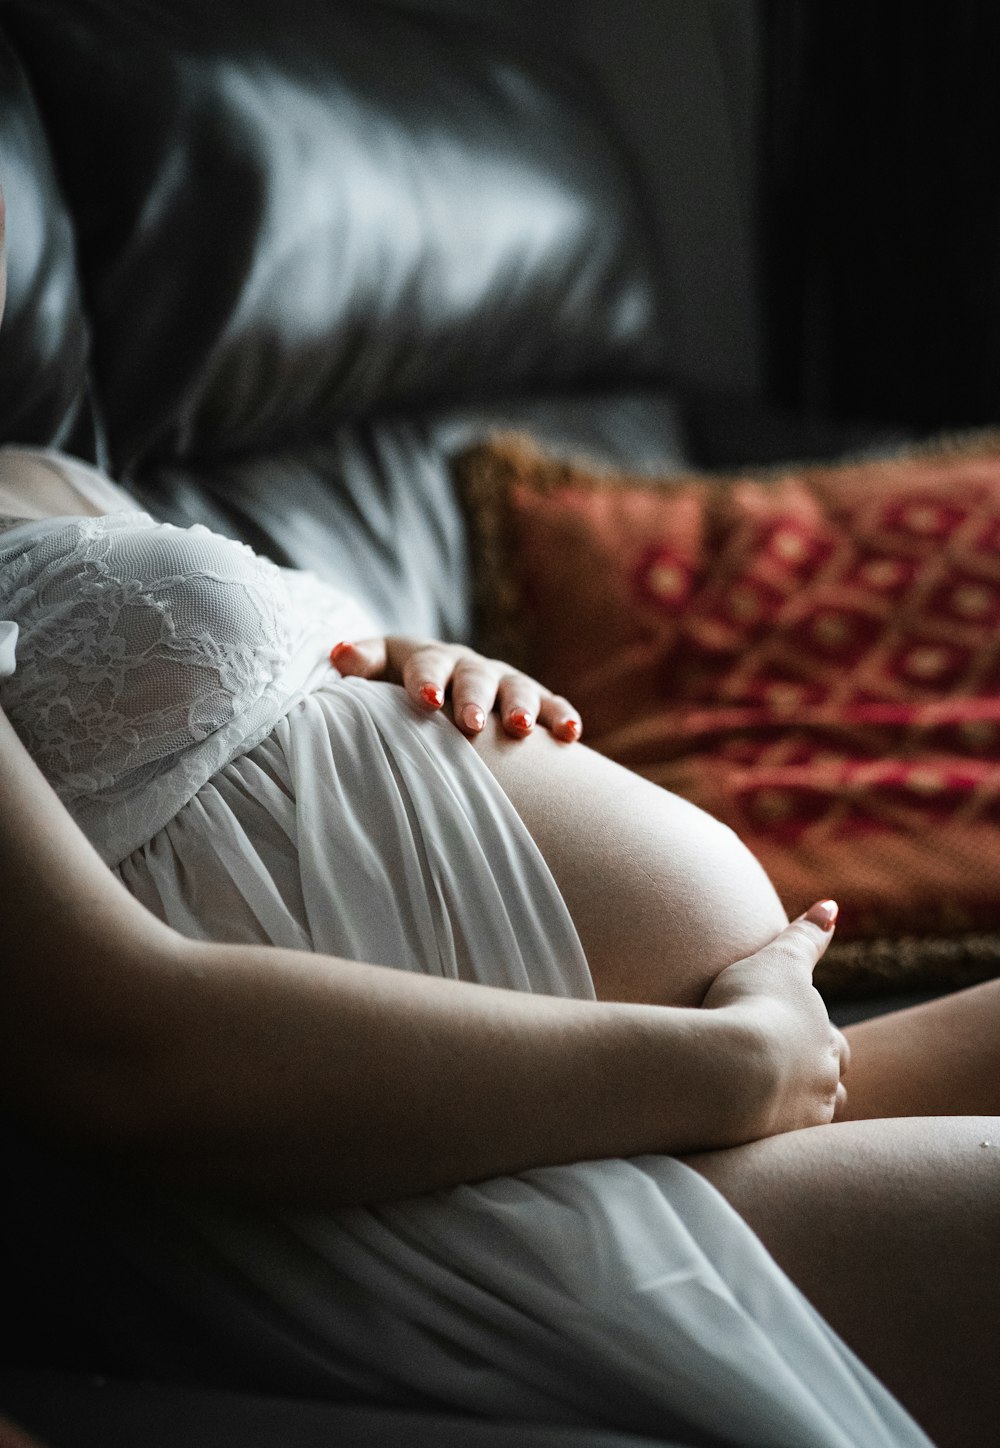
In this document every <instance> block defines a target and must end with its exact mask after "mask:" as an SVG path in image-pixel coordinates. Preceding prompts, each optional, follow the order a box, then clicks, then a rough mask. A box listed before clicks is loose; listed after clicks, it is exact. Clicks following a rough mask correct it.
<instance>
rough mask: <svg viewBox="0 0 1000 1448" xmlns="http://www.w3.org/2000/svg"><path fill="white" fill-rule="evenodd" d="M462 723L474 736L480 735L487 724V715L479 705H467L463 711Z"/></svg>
mask: <svg viewBox="0 0 1000 1448" xmlns="http://www.w3.org/2000/svg"><path fill="white" fill-rule="evenodd" d="M462 723H463V724H464V725H465V727H466V729H468V730H470V731H471V732H472V733H473V734H478V733H479V731H480V729H482V727H483V725H484V724H485V723H486V715H485V714H484V713H483V711H482V709H480V707H479V705H478V704H466V706H465V708H464V709H463V710H462Z"/></svg>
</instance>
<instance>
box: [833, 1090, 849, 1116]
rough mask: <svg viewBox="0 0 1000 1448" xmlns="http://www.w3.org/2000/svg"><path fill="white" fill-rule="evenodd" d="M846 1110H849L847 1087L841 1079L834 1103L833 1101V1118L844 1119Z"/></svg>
mask: <svg viewBox="0 0 1000 1448" xmlns="http://www.w3.org/2000/svg"><path fill="white" fill-rule="evenodd" d="M846 1110H847V1087H846V1086H845V1085H844V1083H843V1081H839V1082H838V1083H837V1094H836V1096H835V1098H834V1103H833V1119H834V1121H842V1120H843V1119H844V1113H845V1112H846Z"/></svg>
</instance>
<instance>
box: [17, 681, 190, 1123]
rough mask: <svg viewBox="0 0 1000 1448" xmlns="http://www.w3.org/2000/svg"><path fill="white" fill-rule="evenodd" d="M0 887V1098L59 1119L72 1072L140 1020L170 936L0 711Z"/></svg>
mask: <svg viewBox="0 0 1000 1448" xmlns="http://www.w3.org/2000/svg"><path fill="white" fill-rule="evenodd" d="M0 881H2V882H3V886H2V888H3V900H4V908H3V926H2V932H0V956H2V963H0V1095H2V1098H3V1099H4V1101H5V1102H7V1103H9V1104H12V1105H15V1106H18V1105H20V1106H24V1107H26V1108H27V1109H29V1111H33V1110H34V1108H40V1109H41V1111H42V1114H43V1115H44V1114H45V1110H46V1108H45V1101H46V1100H48V1099H50V1098H51V1102H52V1109H53V1110H54V1111H55V1112H56V1113H58V1111H59V1109H60V1102H61V1101H62V1100H63V1098H64V1097H65V1098H66V1101H67V1102H69V1101H70V1099H71V1098H72V1097H73V1096H74V1095H79V1085H80V1082H79V1080H74V1079H73V1074H74V1072H75V1071H76V1070H77V1068H78V1067H79V1064H80V1062H82V1061H85V1060H87V1059H96V1058H97V1057H100V1056H101V1055H102V1054H106V1053H107V1052H108V1051H109V1050H112V1049H113V1048H114V1044H115V1043H116V1042H117V1041H120V1040H122V1039H125V1038H127V1036H128V1033H129V1027H130V1020H131V1021H136V1022H137V1021H139V1020H141V1018H142V1014H143V1011H144V1009H145V1006H146V1001H145V999H144V981H145V979H146V975H147V971H148V968H149V966H150V965H151V964H153V963H154V962H155V961H156V960H157V958H158V957H160V956H163V957H165V956H166V955H167V954H168V953H169V951H170V949H171V946H172V943H173V940H174V938H175V937H174V932H172V931H170V930H169V929H168V927H167V926H165V925H163V924H162V922H160V921H158V920H156V919H155V918H154V917H153V916H152V915H150V914H149V912H148V911H147V910H145V909H144V908H143V907H142V906H141V905H140V904H138V902H137V901H135V900H133V899H132V897H131V896H130V895H129V894H128V892H127V891H126V890H125V888H124V886H122V884H121V883H120V882H119V881H118V880H117V879H116V878H115V877H114V875H112V873H111V871H110V870H109V869H108V868H107V866H106V865H105V864H104V863H103V861H102V860H101V859H100V857H99V856H98V854H97V853H96V851H95V850H94V849H93V847H92V846H91V845H90V843H89V842H88V840H87V839H86V838H85V837H84V835H83V834H82V832H81V831H80V829H79V828H78V827H77V825H76V824H75V822H74V821H73V819H72V818H71V816H70V815H69V813H68V811H67V810H66V809H65V808H64V806H63V805H62V803H61V802H60V801H59V799H58V798H57V796H56V794H55V793H54V791H53V790H52V788H51V787H50V785H49V784H48V782H47V781H46V780H45V778H44V776H43V775H42V774H41V772H40V771H39V770H38V768H37V767H36V765H35V764H34V762H33V761H32V759H31V757H30V756H29V754H28V752H27V750H26V749H25V748H24V746H23V744H22V743H21V741H20V739H19V738H18V737H17V734H16V732H15V731H14V729H13V727H12V725H11V723H10V721H9V719H8V718H7V716H6V715H5V714H4V712H3V710H0Z"/></svg>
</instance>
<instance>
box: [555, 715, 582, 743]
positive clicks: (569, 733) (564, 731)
mask: <svg viewBox="0 0 1000 1448" xmlns="http://www.w3.org/2000/svg"><path fill="white" fill-rule="evenodd" d="M579 732H580V726H579V724H578V723H577V722H576V720H575V719H564V720H563V722H562V723H561V724H560V725H559V728H558V729H557V731H556V735H557V738H559V739H562V740H564V741H565V742H566V743H567V744H572V743H573V740H574V739H575V738H576V737H577V735H578V734H579Z"/></svg>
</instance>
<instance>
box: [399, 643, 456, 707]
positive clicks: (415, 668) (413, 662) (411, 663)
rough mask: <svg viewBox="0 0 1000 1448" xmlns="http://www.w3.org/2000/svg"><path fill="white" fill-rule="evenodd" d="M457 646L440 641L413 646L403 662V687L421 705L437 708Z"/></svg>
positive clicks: (445, 688) (453, 664)
mask: <svg viewBox="0 0 1000 1448" xmlns="http://www.w3.org/2000/svg"><path fill="white" fill-rule="evenodd" d="M456 654H457V650H456V649H455V648H453V647H450V646H448V645H443V644H428V645H427V646H426V647H425V648H418V649H414V651H413V653H412V654H410V656H409V657H408V658H407V659H406V661H405V663H404V664H403V671H402V672H403V687H404V688H405V689H406V692H407V694H409V696H410V698H411V699H412V700H413V702H414V703H415V704H417V705H418V706H419V707H420V708H421V709H431V710H433V709H440V708H441V707H442V705H443V704H444V698H445V694H447V692H448V685H449V684H450V683H451V676H452V674H453V673H454V670H455V659H456Z"/></svg>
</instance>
